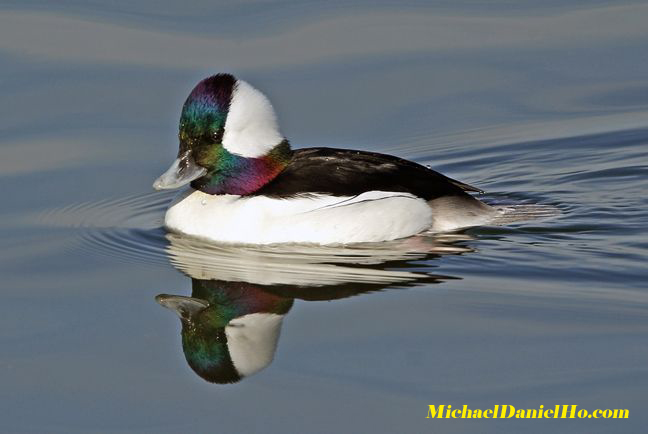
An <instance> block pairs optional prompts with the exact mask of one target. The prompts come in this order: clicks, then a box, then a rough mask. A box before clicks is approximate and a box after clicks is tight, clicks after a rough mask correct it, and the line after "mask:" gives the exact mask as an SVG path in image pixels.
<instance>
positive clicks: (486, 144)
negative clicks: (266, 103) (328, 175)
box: [0, 1, 648, 433]
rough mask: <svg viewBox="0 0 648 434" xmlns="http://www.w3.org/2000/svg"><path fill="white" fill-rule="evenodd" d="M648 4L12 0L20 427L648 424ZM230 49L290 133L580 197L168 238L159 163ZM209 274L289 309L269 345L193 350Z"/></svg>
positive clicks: (12, 404)
mask: <svg viewBox="0 0 648 434" xmlns="http://www.w3.org/2000/svg"><path fill="white" fill-rule="evenodd" d="M646 19H648V7H647V6H646V5H645V4H642V3H633V2H622V3H619V2H606V1H596V2H543V3H542V4H539V3H537V2H515V3H514V4H513V3H510V2H504V1H502V2H491V3H489V6H488V7H486V6H485V5H483V4H480V3H476V2H469V1H467V2H443V1H441V2H435V4H432V5H431V4H429V3H428V2H416V1H412V2H397V3H392V2H379V3H378V4H376V3H375V2H357V3H355V4H354V5H353V6H348V5H346V4H343V3H342V2H323V3H315V2H308V3H306V4H304V3H302V2H289V1H287V2H255V1H250V2H243V3H237V4H236V5H219V4H215V3H213V2H204V4H203V3H200V2H196V3H194V4H192V5H184V4H183V6H179V5H176V4H175V3H173V4H172V3H169V4H159V3H157V2H156V3H155V4H153V3H152V2H148V3H147V2H145V3H139V4H138V5H131V4H130V2H110V3H102V2H92V3H89V4H86V3H79V2H74V1H65V2H59V3H58V4H57V5H56V6H54V5H51V4H50V3H49V2H39V1H27V2H3V4H2V5H0V63H1V64H2V73H1V75H0V77H1V80H0V89H1V90H2V93H3V104H2V106H0V115H1V116H0V119H1V120H0V138H1V139H0V140H1V145H0V177H1V180H2V185H3V188H4V192H5V194H4V195H3V199H4V204H3V206H2V208H0V213H1V214H2V219H1V220H0V222H1V223H0V240H2V249H1V250H0V259H1V261H0V272H1V273H2V303H1V304H0V345H1V346H2V348H3V351H2V353H1V356H0V366H1V367H2V369H1V370H0V384H2V388H1V389H0V402H1V403H2V406H1V408H2V410H0V420H2V422H1V424H0V427H1V430H2V431H4V432H65V433H70V432H83V433H86V432H101V433H107V432H156V433H159V432H213V431H216V432H221V431H229V432H281V433H285V432H438V431H443V432H466V431H469V432H470V431H479V432H519V431H521V430H524V431H525V432H538V433H543V432H547V431H549V430H557V431H559V432H587V433H593V432H640V431H641V430H642V429H644V427H645V425H646V422H647V420H646V417H645V411H644V410H645V409H644V408H643V407H644V406H645V403H646V402H647V398H648V393H647V391H648V370H647V368H646V366H648V364H647V362H648V346H647V345H646V342H648V310H647V307H648V292H647V290H646V283H645V282H646V281H647V279H648V272H647V269H646V251H647V248H648V237H647V236H646V225H647V224H648V211H647V210H648V206H647V205H648V195H647V194H646V192H647V191H648V176H647V174H648V173H647V172H648V80H647V79H646V77H648V58H646V56H645V55H644V54H645V50H646V47H648V33H647V32H646V31H645V22H646ZM219 71H228V72H233V73H235V74H236V75H237V76H240V77H241V78H244V79H246V80H248V81H250V82H251V83H253V84H254V85H255V86H257V87H259V88H260V89H262V90H263V91H264V92H265V93H266V94H267V95H268V96H269V97H270V99H271V100H272V101H273V103H274V105H275V108H276V109H277V111H278V113H279V117H280V122H281V125H282V129H283V132H284V134H285V135H286V136H287V137H288V138H289V139H290V140H291V142H292V144H293V146H295V147H305V146H319V145H324V146H336V147H350V148H359V149H368V150H373V151H379V152H387V153H392V154H396V155H399V156H402V157H406V158H410V159H413V160H415V161H417V162H420V163H422V164H428V165H431V166H432V167H433V168H435V169H436V170H439V171H441V172H442V173H444V174H446V175H448V176H451V177H453V178H456V179H459V180H462V181H465V182H468V183H470V184H474V185H477V186H479V187H481V188H483V189H484V190H485V191H486V192H487V193H486V194H485V195H484V197H483V198H484V200H486V201H489V202H491V203H498V204H540V205H546V206H551V207H555V208H557V209H559V210H560V215H559V216H555V217H552V218H545V219H539V220H534V221H528V222H518V223H514V224H511V225H507V226H489V227H479V228H473V229H469V230H466V231H463V232H461V233H458V234H446V235H443V236H427V237H416V238H413V239H409V240H403V241H397V242H392V243H384V244H382V245H362V246H348V247H345V248H324V249H322V248H314V247H312V246H311V247H307V246H302V247H293V248H280V247H269V248H253V247H247V248H232V247H224V246H205V245H202V244H200V243H198V244H196V243H192V242H190V241H187V240H183V239H181V238H180V239H179V238H177V237H173V236H168V235H167V234H166V233H165V232H164V230H163V229H162V228H161V219H162V216H163V213H164V209H165V207H166V205H167V204H168V203H169V201H170V200H171V199H172V197H173V196H172V194H171V195H170V194H167V193H154V192H152V190H151V187H150V185H151V183H152V181H153V179H155V178H156V177H157V176H158V175H159V173H161V171H163V170H164V169H166V167H167V166H168V164H169V162H170V161H171V159H172V158H173V156H174V155H175V152H176V146H177V143H176V134H177V119H178V116H179V111H180V107H181V104H182V102H183V100H184V98H185V97H186V94H187V93H188V92H189V90H190V89H191V88H192V87H193V86H194V85H195V83H196V82H197V81H198V80H199V79H201V78H203V77H204V76H206V75H208V74H211V73H215V72H219ZM192 292H195V293H196V294H198V293H200V294H203V295H205V294H207V295H205V296H206V297H221V298H220V299H221V300H226V301H227V302H223V306H225V307H227V308H228V309H229V310H227V309H225V307H224V308H223V310H222V312H216V314H218V315H220V316H219V318H221V317H222V318H228V317H227V315H230V316H232V315H234V316H235V313H236V312H239V313H240V312H243V311H245V309H248V310H247V311H245V312H250V311H251V310H249V309H252V310H253V309H255V308H258V306H260V305H263V306H266V308H268V307H267V306H270V305H272V306H273V307H272V308H276V309H279V310H277V312H281V315H283V322H282V324H281V327H280V331H281V332H280V337H279V340H278V342H277V343H276V351H275V353H274V360H273V361H272V363H270V364H268V366H267V367H266V368H265V369H263V370H261V371H259V372H258V373H256V374H254V375H250V376H247V377H245V378H243V379H242V380H240V381H238V382H236V383H234V384H229V385H220V384H211V383H208V382H206V381H204V380H203V379H202V378H201V377H199V376H198V375H196V373H195V372H194V371H193V370H192V369H191V368H190V366H189V365H188V363H187V360H186V358H185V354H184V353H183V351H182V342H181V337H180V332H181V324H180V321H179V320H178V319H177V318H176V317H175V315H173V313H171V312H169V311H167V310H165V309H163V308H162V307H161V306H160V305H159V304H158V303H156V299H155V297H156V296H157V295H158V294H167V295H169V296H184V297H187V296H191V295H192ZM237 294H238V295H237ZM241 294H243V295H241ZM194 295H195V294H194ZM228 297H229V298H228ZM237 297H238V298H237ZM232 299H238V301H241V300H243V301H245V303H244V304H245V306H243V307H240V303H239V304H236V302H233V301H231V300H232ZM158 300H159V298H158ZM228 303H229V304H228ZM264 303H265V304H264ZM225 310H227V313H223V312H225ZM429 404H452V405H453V406H461V405H464V404H465V405H468V406H470V407H472V408H491V407H492V406H493V405H495V404H509V405H514V406H516V407H518V408H537V407H539V406H540V405H544V406H545V407H547V406H553V405H557V404H577V405H578V406H579V407H581V408H585V409H589V410H594V409H598V408H601V409H605V408H628V409H629V410H630V418H629V419H627V420H607V421H605V420H534V421H516V420H488V421H485V420H481V421H478V420H430V419H425V415H426V414H427V405H429Z"/></svg>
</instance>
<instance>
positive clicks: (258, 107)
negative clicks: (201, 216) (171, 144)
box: [153, 74, 292, 195]
mask: <svg viewBox="0 0 648 434" xmlns="http://www.w3.org/2000/svg"><path fill="white" fill-rule="evenodd" d="M179 140H180V150H179V152H178V158H177V160H176V161H175V162H174V163H173V164H172V165H171V167H170V168H169V170H167V172H165V173H164V174H163V175H162V176H161V177H160V178H158V179H157V180H156V181H155V183H154V184H153V186H154V187H155V188H156V189H164V188H177V187H179V186H181V185H184V184H186V183H189V182H191V183H192V187H194V188H196V189H198V190H201V191H204V192H206V193H210V194H239V195H245V194H250V193H253V192H254V191H256V190H258V189H259V188H261V187H262V186H263V185H265V184H267V183H268V182H270V181H271V180H272V179H273V178H274V177H275V176H277V175H278V174H279V172H281V170H283V168H284V167H285V166H286V165H287V164H288V162H289V161H290V159H291V157H292V151H291V150H290V146H289V144H288V141H287V140H285V139H284V138H283V136H282V135H281V133H280V132H279V129H278V126H277V121H276V116H275V114H274V110H273V108H272V105H271V104H270V102H269V101H268V99H267V98H266V97H265V96H264V95H263V94H262V93H261V92H259V91H258V90H256V89H254V88H253V87H252V86H250V85H249V84H247V83H246V82H244V81H241V80H237V79H236V78H234V77H233V76H232V75H229V74H217V75H214V76H212V77H208V78H206V79H204V80H202V81H201V82H200V83H198V85H197V86H196V87H195V88H194V89H193V90H192V91H191V93H190V94H189V96H188V97H187V100H186V101H185V103H184V106H183V108H182V114H181V116H180V131H179Z"/></svg>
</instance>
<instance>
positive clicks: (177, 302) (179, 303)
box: [155, 294, 209, 320]
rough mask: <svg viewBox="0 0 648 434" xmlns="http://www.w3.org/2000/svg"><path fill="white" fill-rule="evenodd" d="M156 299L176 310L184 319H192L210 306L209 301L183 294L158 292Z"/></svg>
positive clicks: (168, 307)
mask: <svg viewBox="0 0 648 434" xmlns="http://www.w3.org/2000/svg"><path fill="white" fill-rule="evenodd" d="M155 301H157V302H158V303H159V304H160V305H161V306H164V307H166V308H167V309H170V310H172V311H174V312H175V313H176V314H177V315H178V316H179V317H180V319H184V320H190V319H191V318H192V317H193V316H194V315H196V314H197V313H198V312H200V311H201V310H204V309H206V308H208V307H209V303H207V302H206V301H205V300H201V299H199V298H194V297H185V296H182V295H169V294H158V295H156V296H155Z"/></svg>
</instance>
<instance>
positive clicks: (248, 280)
mask: <svg viewBox="0 0 648 434" xmlns="http://www.w3.org/2000/svg"><path fill="white" fill-rule="evenodd" d="M167 238H168V239H169V241H170V245H169V247H168V251H167V252H168V255H169V258H170V260H171V262H172V263H173V264H174V266H176V268H178V269H179V270H181V271H182V272H184V273H185V274H187V275H188V276H189V277H191V281H192V293H191V297H187V296H182V295H169V294H160V295H158V296H157V297H156V300H157V301H158V303H160V304H161V305H162V306H164V307H167V308H169V309H171V310H172V311H174V312H175V313H176V314H177V315H178V317H179V318H180V321H181V323H182V349H183V352H184V355H185V358H186V360H187V363H188V364H189V366H190V367H191V368H192V369H193V370H194V371H195V372H196V373H197V374H198V375H199V376H201V377H202V378H203V379H205V380H207V381H210V382H214V383H233V382H237V381H239V380H240V379H241V378H243V377H246V376H249V375H252V374H255V373H256V372H258V371H260V370H261V369H263V368H265V367H266V366H268V365H269V364H270V362H272V359H273V357H274V353H275V349H276V346H277V342H278V339H279V333H280V330H281V324H282V320H283V317H284V316H285V315H286V314H287V313H288V312H289V311H290V309H291V307H292V305H293V302H294V299H301V300H309V301H316V300H334V299H340V298H346V297H350V296H353V295H357V294H361V293H369V292H372V291H379V290H382V289H385V288H392V287H400V288H402V287H408V286H413V285H417V284H421V283H437V282H440V281H443V280H447V279H452V278H453V277H451V276H443V275H433V274H429V273H420V272H416V271H412V270H413V269H414V268H415V266H414V264H413V263H412V261H416V260H423V259H432V258H434V257H435V256H439V255H442V254H457V253H464V252H469V251H471V250H470V249H469V248H468V247H465V246H462V245H460V244H461V243H460V242H461V241H465V240H467V239H469V238H468V237H467V236H465V235H456V234H454V235H447V236H444V237H435V238H431V237H414V238H410V239H407V240H402V241H395V242H388V243H380V244H367V245H354V246H353V247H315V246H289V247H281V246H277V247H249V246H246V247H242V246H237V247H235V246H217V245H209V244H204V243H201V242H199V241H195V240H191V239H186V238H182V237H179V236H177V235H173V234H169V235H168V236H167ZM428 268H429V266H428Z"/></svg>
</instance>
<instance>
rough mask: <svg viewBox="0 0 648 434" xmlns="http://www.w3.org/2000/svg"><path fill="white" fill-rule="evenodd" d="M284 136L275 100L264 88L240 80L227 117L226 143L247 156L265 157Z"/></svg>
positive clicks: (224, 135) (234, 151) (230, 147)
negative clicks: (278, 124) (275, 109)
mask: <svg viewBox="0 0 648 434" xmlns="http://www.w3.org/2000/svg"><path fill="white" fill-rule="evenodd" d="M282 140H284V137H283V136H282V135H281V133H280V132H279V127H278V126H277V116H276V115H275V112H274V109H273V108H272V104H270V101H269V100H268V98H266V97H265V95H263V94H262V93H261V92H259V91H258V90H256V89H255V88H253V87H252V86H250V85H249V84H248V83H246V82H245V81H242V80H237V82H236V84H235V85H234V90H233V92H232V101H231V103H230V108H229V113H228V114H227V120H226V121H225V131H224V134H223V147H224V148H225V149H227V150H228V151H229V152H231V153H232V154H236V155H241V156H243V157H248V158H254V157H262V156H264V155H266V154H267V153H268V151H270V149H272V148H273V147H275V146H276V145H278V144H279V143H280V142H281V141H282Z"/></svg>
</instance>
